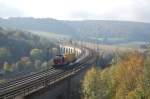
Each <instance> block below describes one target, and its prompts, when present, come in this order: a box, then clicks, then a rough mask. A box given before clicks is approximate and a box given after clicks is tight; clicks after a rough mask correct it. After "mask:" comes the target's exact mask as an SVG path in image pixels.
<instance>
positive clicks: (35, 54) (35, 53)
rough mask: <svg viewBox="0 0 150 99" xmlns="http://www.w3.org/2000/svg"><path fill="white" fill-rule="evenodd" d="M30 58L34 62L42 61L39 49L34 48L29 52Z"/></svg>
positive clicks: (41, 52)
mask: <svg viewBox="0 0 150 99" xmlns="http://www.w3.org/2000/svg"><path fill="white" fill-rule="evenodd" d="M30 56H31V58H32V59H34V60H42V59H43V51H42V50H41V49H37V48H34V49H32V50H31V52H30Z"/></svg>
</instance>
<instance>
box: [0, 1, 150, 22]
mask: <svg viewBox="0 0 150 99" xmlns="http://www.w3.org/2000/svg"><path fill="white" fill-rule="evenodd" d="M0 17H3V18H7V17H36V18H45V17H49V18H55V19H59V20H85V19H96V20H128V21H142V22H150V0H0Z"/></svg>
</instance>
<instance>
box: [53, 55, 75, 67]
mask: <svg viewBox="0 0 150 99" xmlns="http://www.w3.org/2000/svg"><path fill="white" fill-rule="evenodd" d="M76 59H77V58H76V54H75V53H68V54H64V55H56V56H55V57H54V58H53V67H54V68H61V67H65V66H67V65H69V64H71V63H73V62H75V61H76Z"/></svg>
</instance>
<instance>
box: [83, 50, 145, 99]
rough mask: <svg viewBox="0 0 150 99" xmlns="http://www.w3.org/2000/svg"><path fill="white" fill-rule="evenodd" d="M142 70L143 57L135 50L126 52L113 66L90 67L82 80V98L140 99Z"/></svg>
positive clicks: (142, 92) (141, 94)
mask: <svg viewBox="0 0 150 99" xmlns="http://www.w3.org/2000/svg"><path fill="white" fill-rule="evenodd" d="M143 70H144V59H143V57H142V55H141V54H140V53H138V52H136V51H135V52H132V53H128V54H126V55H125V56H124V57H123V59H122V60H120V62H119V63H118V64H116V65H115V66H111V67H109V68H106V69H104V70H99V69H96V68H92V69H91V70H89V71H88V72H87V74H86V76H85V77H84V80H83V85H82V87H83V96H84V99H142V98H141V97H144V89H143V74H144V73H143V72H144V71H143ZM144 99H145V98H144Z"/></svg>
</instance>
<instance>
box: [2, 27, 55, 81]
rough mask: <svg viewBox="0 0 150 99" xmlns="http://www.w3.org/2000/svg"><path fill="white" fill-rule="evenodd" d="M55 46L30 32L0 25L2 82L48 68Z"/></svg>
mask: <svg viewBox="0 0 150 99" xmlns="http://www.w3.org/2000/svg"><path fill="white" fill-rule="evenodd" d="M53 47H55V46H54V44H53V43H51V42H50V41H49V40H48V39H45V38H42V37H39V36H37V35H33V34H31V33H30V32H27V31H23V30H22V31H21V30H17V29H9V28H2V27H0V82H3V81H5V80H11V79H13V78H16V77H19V76H22V75H25V74H28V73H32V72H34V71H37V70H40V69H44V68H47V66H48V65H47V64H48V63H47V62H48V61H46V60H49V61H50V59H51V57H52V56H51V55H52V48H53ZM47 53H49V56H48V57H47ZM47 58H48V59H47Z"/></svg>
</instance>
